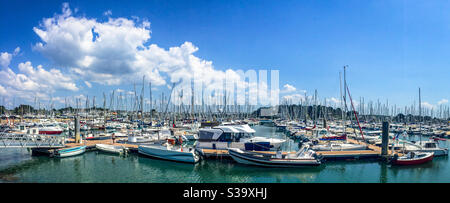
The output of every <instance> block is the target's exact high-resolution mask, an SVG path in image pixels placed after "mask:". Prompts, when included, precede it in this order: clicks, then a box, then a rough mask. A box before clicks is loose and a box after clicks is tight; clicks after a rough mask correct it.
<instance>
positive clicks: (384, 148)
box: [381, 121, 389, 160]
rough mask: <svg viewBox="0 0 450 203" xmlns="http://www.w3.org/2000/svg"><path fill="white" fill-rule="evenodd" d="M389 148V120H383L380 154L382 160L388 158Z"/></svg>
mask: <svg viewBox="0 0 450 203" xmlns="http://www.w3.org/2000/svg"><path fill="white" fill-rule="evenodd" d="M388 148H389V122H386V121H384V122H383V129H382V137H381V156H382V158H383V159H384V160H387V159H388Z"/></svg>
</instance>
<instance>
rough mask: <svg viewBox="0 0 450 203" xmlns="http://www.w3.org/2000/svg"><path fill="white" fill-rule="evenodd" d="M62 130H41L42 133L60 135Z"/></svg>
mask: <svg viewBox="0 0 450 203" xmlns="http://www.w3.org/2000/svg"><path fill="white" fill-rule="evenodd" d="M61 133H62V131H39V134H41V135H59V134H61Z"/></svg>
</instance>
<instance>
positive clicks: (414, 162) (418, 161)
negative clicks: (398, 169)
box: [394, 155, 434, 165]
mask: <svg viewBox="0 0 450 203" xmlns="http://www.w3.org/2000/svg"><path fill="white" fill-rule="evenodd" d="M433 157H434V155H431V156H429V157H424V158H423V159H416V160H395V161H394V164H395V165H417V164H423V163H426V162H429V161H431V160H433Z"/></svg>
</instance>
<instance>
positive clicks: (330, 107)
mask: <svg viewBox="0 0 450 203" xmlns="http://www.w3.org/2000/svg"><path fill="white" fill-rule="evenodd" d="M145 84H146V83H145V77H144V78H143V80H142V88H141V91H140V94H139V95H138V92H137V90H136V84H134V91H133V92H127V93H125V92H124V91H112V92H111V93H110V94H109V95H106V94H105V93H103V98H102V101H103V102H102V104H101V105H98V104H97V103H96V99H97V100H98V98H96V97H95V96H93V97H91V98H90V97H89V96H86V97H72V99H71V100H70V98H67V97H66V98H65V99H64V108H62V109H59V110H56V109H55V108H54V101H53V100H52V99H50V101H49V102H48V103H47V104H44V103H41V102H40V100H39V99H37V98H35V99H34V104H33V105H31V104H28V105H20V106H19V107H14V106H15V104H14V103H15V99H14V100H13V107H14V108H10V109H11V110H7V109H6V108H5V107H4V105H3V106H0V107H2V108H1V112H0V113H1V114H2V115H4V114H16V115H22V116H23V115H28V116H29V115H41V116H42V115H44V116H46V117H52V116H55V115H56V114H57V113H58V114H65V115H83V116H87V115H90V116H99V115H107V114H109V113H111V112H116V113H117V116H124V115H126V116H131V117H132V118H150V119H152V120H153V119H157V120H167V119H170V120H172V119H173V120H186V119H190V120H193V119H197V120H210V121H212V120H218V121H222V120H236V119H246V118H251V117H256V116H257V115H258V114H257V113H256V112H255V110H257V108H258V107H259V106H256V105H249V104H248V101H246V104H245V105H238V104H237V103H236V99H235V100H234V101H232V102H229V101H228V103H227V97H228V96H227V97H225V96H223V95H227V93H226V90H225V92H224V94H223V95H222V101H221V102H219V104H212V105H206V104H205V102H204V98H203V96H202V98H201V105H193V104H194V96H192V99H191V101H190V102H189V103H187V104H183V103H181V104H179V105H175V104H173V102H171V99H174V98H171V96H170V95H172V92H171V93H170V94H164V92H162V93H161V95H158V96H157V97H159V99H154V98H153V97H154V96H153V95H152V84H151V83H148V93H149V94H148V98H146V97H145V91H146V90H145V86H146V85H145ZM344 84H345V83H344ZM175 85H176V84H173V85H172V90H171V91H173V88H174V87H175ZM345 87H346V86H345ZM193 91H194V90H193V88H192V94H191V95H194V94H193ZM341 91H342V90H341ZM202 95H203V94H202ZM234 98H236V97H234ZM246 99H248V98H246ZM4 101H5V99H4V98H3V104H4ZM71 101H73V102H71ZM352 102H354V104H355V101H352ZM72 105H74V106H72ZM354 108H355V109H354V110H355V111H356V112H357V114H358V116H359V117H361V118H360V119H361V120H363V121H364V120H368V119H370V118H374V117H396V116H398V115H405V116H408V115H410V116H418V115H419V112H420V110H419V105H416V102H414V103H413V104H411V105H410V106H404V107H399V106H397V105H395V104H394V105H392V104H390V103H389V101H388V100H386V101H385V102H381V101H380V100H379V99H378V100H377V101H376V102H374V101H366V100H365V99H364V97H359V102H358V103H357V105H356V104H355V105H354ZM420 108H421V112H420V113H421V116H424V117H430V118H436V119H443V120H447V119H449V118H450V107H449V105H448V104H447V105H444V104H441V105H439V106H437V108H436V107H435V108H425V107H423V106H422V107H420ZM341 109H344V112H347V116H352V115H353V109H352V105H351V103H350V101H349V100H348V98H347V97H346V94H344V96H342V94H341V100H340V101H339V102H334V101H331V100H330V99H327V98H324V99H323V100H321V99H319V98H318V96H317V90H316V91H315V92H314V95H313V96H307V95H306V93H305V95H304V98H303V99H302V100H300V101H299V102H298V103H297V104H294V103H293V102H292V100H288V99H283V100H282V101H281V104H280V105H279V106H278V115H277V117H281V118H283V119H287V120H307V119H314V120H316V119H326V120H334V119H338V118H342V116H343V115H344V113H342V112H341Z"/></svg>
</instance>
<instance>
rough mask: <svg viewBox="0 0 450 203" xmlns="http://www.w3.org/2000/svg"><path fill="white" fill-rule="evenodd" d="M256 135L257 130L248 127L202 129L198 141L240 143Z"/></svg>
mask: <svg viewBox="0 0 450 203" xmlns="http://www.w3.org/2000/svg"><path fill="white" fill-rule="evenodd" d="M254 133H255V130H253V129H252V128H250V126H248V125H236V126H217V127H214V128H202V129H200V130H199V132H198V141H200V142H213V141H219V142H239V141H240V139H241V138H248V137H253V135H254Z"/></svg>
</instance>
